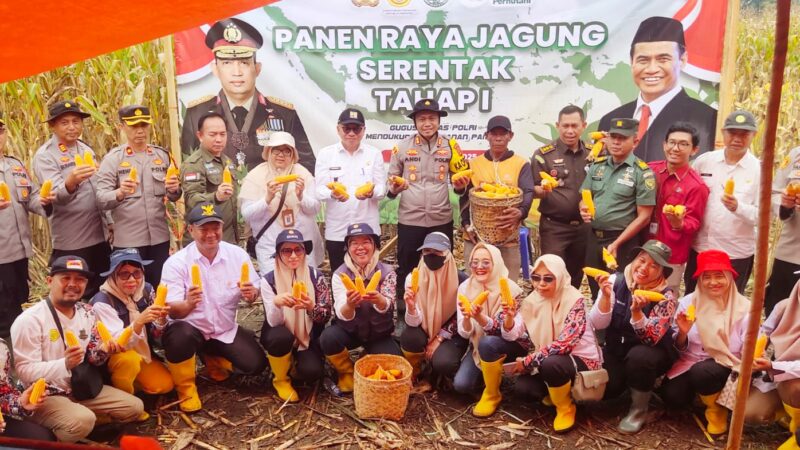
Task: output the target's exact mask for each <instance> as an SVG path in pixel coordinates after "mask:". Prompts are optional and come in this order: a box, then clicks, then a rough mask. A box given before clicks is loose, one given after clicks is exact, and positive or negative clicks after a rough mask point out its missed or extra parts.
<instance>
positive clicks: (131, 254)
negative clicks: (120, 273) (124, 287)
mask: <svg viewBox="0 0 800 450" xmlns="http://www.w3.org/2000/svg"><path fill="white" fill-rule="evenodd" d="M126 262H128V263H136V264H137V265H139V266H141V267H144V266H147V265H149V264H150V263H152V262H153V260H150V259H142V255H140V254H139V250H137V249H135V248H123V249H120V250H114V253H112V254H111V264H110V267H109V269H108V271H106V272H103V273H101V274H100V276H101V277H107V276H109V275H111V274H112V273H114V271H115V270H117V267H119V266H121V265H122V263H126Z"/></svg>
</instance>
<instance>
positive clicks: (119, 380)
mask: <svg viewBox="0 0 800 450" xmlns="http://www.w3.org/2000/svg"><path fill="white" fill-rule="evenodd" d="M150 262H151V261H148V260H142V258H141V256H140V255H139V252H138V251H137V250H136V249H135V248H129V249H122V250H116V251H114V253H112V254H111V264H110V265H111V268H110V270H109V271H108V272H105V273H102V274H100V276H103V277H106V280H105V282H104V283H103V284H102V285H101V286H100V292H98V293H97V294H95V295H94V297H92V300H91V304H92V306H93V309H94V312H95V314H96V315H97V319H98V320H99V321H101V322H103V324H104V325H105V326H106V328H108V330H109V331H110V332H111V334H112V335H113V336H115V337H116V336H118V335H119V334H120V333H121V332H122V330H123V329H124V328H125V327H129V326H130V327H131V328H132V329H133V333H132V334H131V338H130V341H128V345H127V348H126V351H124V352H120V353H115V354H113V355H111V356H110V357H109V359H108V370H109V372H111V384H112V385H113V386H114V387H116V388H117V389H120V390H123V391H125V392H127V393H129V394H133V393H134V390H135V387H138V388H139V389H141V391H143V392H146V393H148V394H166V393H168V392H170V391H172V389H173V387H174V385H173V382H172V375H170V373H169V371H168V370H167V368H166V366H164V363H163V362H161V360H160V359H159V357H158V356H157V355H156V354H155V353H153V350H152V346H153V345H155V343H156V340H157V339H159V338H160V336H161V333H162V331H163V327H164V326H165V325H166V324H167V314H168V313H169V306H157V305H154V304H153V300H154V298H155V292H154V289H153V286H151V285H150V283H147V282H145V281H144V266H146V265H148V264H150ZM145 414H146V413H145Z"/></svg>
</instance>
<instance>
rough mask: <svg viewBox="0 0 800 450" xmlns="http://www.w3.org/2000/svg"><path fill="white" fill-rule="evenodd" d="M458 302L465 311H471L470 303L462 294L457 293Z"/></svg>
mask: <svg viewBox="0 0 800 450" xmlns="http://www.w3.org/2000/svg"><path fill="white" fill-rule="evenodd" d="M458 302H459V303H461V308H462V309H463V310H464V312H466V313H470V312H472V305H471V304H470V302H469V299H467V297H466V296H464V294H458Z"/></svg>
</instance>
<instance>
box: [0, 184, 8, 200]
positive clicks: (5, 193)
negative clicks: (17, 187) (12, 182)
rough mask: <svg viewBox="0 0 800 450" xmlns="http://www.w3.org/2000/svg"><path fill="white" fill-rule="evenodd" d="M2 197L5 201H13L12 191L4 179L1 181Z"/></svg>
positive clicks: (0, 195)
mask: <svg viewBox="0 0 800 450" xmlns="http://www.w3.org/2000/svg"><path fill="white" fill-rule="evenodd" d="M0 198H2V199H3V201H5V202H10V201H11V191H10V190H9V189H8V185H7V184H5V183H4V182H2V181H0Z"/></svg>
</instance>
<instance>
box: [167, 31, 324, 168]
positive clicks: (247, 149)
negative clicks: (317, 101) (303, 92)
mask: <svg viewBox="0 0 800 450" xmlns="http://www.w3.org/2000/svg"><path fill="white" fill-rule="evenodd" d="M263 43H264V38H263V37H262V36H261V33H259V32H258V30H256V28H255V27H253V26H252V25H250V24H249V23H247V22H245V21H243V20H241V19H237V18H230V19H224V20H220V21H219V22H217V23H215V24H214V25H213V26H212V27H211V29H209V30H208V33H207V34H206V46H207V47H208V48H210V49H211V51H212V52H213V53H214V62H213V63H212V66H211V70H212V72H213V73H214V76H216V77H217V78H218V79H219V81H220V85H221V87H222V89H220V91H219V93H218V94H217V95H208V96H205V97H201V98H199V99H197V100H194V101H192V102H189V105H188V107H187V109H186V114H185V116H184V118H183V129H182V132H181V150H182V152H183V154H184V155H190V154H191V153H192V152H194V151H195V150H197V148H198V147H199V142H198V139H197V129H198V123H197V122H198V120H199V119H200V118H201V117H202V116H204V115H206V114H208V113H211V112H215V113H219V114H221V115H222V116H223V117H224V118H225V123H226V128H227V129H228V143H227V145H226V147H225V154H226V155H228V156H229V157H230V158H231V159H233V160H234V161H236V163H237V164H238V165H245V166H246V167H247V169H248V170H249V169H252V168H253V167H255V166H257V165H258V164H261V163H262V162H264V160H263V159H262V158H261V154H262V152H263V149H264V144H265V143H266V142H267V141H268V140H269V135H270V133H272V132H275V131H286V132H288V133H290V134H291V135H292V136H293V137H294V140H295V143H296V148H297V151H298V153H299V154H300V164H302V165H303V167H305V168H306V169H308V170H309V171H310V172H311V173H314V164H315V161H316V160H315V157H314V152H313V150H312V149H311V144H310V143H309V141H308V136H306V132H305V129H304V128H303V124H302V122H301V121H300V117H299V116H298V115H297V111H295V109H294V105H292V104H291V103H289V102H287V101H285V100H282V99H279V98H276V97H268V96H265V95H263V94H262V93H261V92H259V91H258V89H256V78H258V76H259V74H260V73H261V63H260V62H258V60H257V58H256V52H257V51H258V49H259V48H261V46H262V45H263Z"/></svg>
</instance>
